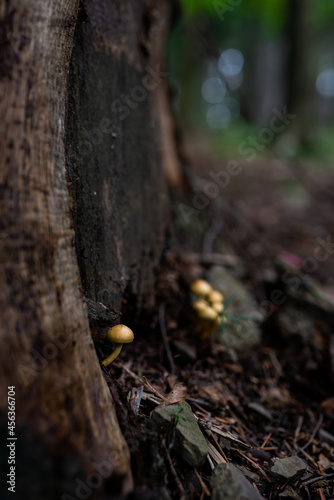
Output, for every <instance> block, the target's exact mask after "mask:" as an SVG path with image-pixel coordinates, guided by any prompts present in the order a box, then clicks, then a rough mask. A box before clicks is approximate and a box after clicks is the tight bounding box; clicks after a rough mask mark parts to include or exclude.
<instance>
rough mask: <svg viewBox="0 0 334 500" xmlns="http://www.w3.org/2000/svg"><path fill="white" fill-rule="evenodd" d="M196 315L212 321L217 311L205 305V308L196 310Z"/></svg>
mask: <svg viewBox="0 0 334 500" xmlns="http://www.w3.org/2000/svg"><path fill="white" fill-rule="evenodd" d="M197 316H198V317H199V318H201V319H207V320H208V321H214V320H215V319H216V318H217V316H218V313H217V311H215V310H214V309H212V307H210V306H206V307H205V308H203V309H200V310H198V311H197Z"/></svg>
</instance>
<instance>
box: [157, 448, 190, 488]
mask: <svg viewBox="0 0 334 500" xmlns="http://www.w3.org/2000/svg"><path fill="white" fill-rule="evenodd" d="M162 446H163V448H164V450H165V453H166V457H167V460H168V464H169V467H170V470H171V473H172V476H173V478H174V481H175V483H176V487H177V488H178V490H179V493H180V496H182V497H183V496H184V495H185V493H186V492H185V489H184V487H183V484H182V483H181V481H180V478H179V476H178V475H177V472H176V470H175V467H174V464H173V462H172V459H171V458H170V455H169V451H168V448H167V446H166V444H165V442H162Z"/></svg>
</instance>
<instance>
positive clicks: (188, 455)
mask: <svg viewBox="0 0 334 500" xmlns="http://www.w3.org/2000/svg"><path fill="white" fill-rule="evenodd" d="M180 410H182V411H181V412H180ZM178 412H179V413H178ZM176 415H178V416H177V417H175V416H176ZM151 419H152V421H153V423H154V424H155V426H156V427H157V428H160V427H163V429H164V430H165V431H166V433H168V434H169V439H170V440H172V441H173V445H172V449H173V450H174V451H176V452H177V453H178V454H179V455H180V456H181V457H182V458H183V459H184V460H185V461H186V462H188V464H189V465H192V466H194V467H198V466H200V465H202V463H203V462H204V461H205V459H206V456H207V454H208V445H207V442H206V440H205V438H204V436H203V434H202V432H201V431H200V428H199V426H198V422H197V419H196V417H195V415H194V414H193V412H192V411H191V407H190V406H189V405H188V403H186V402H183V403H176V404H173V405H169V406H164V407H163V408H158V409H157V410H155V411H154V412H153V414H152V417H151ZM172 434H173V435H174V439H172V437H173V436H172Z"/></svg>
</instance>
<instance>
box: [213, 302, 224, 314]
mask: <svg viewBox="0 0 334 500" xmlns="http://www.w3.org/2000/svg"><path fill="white" fill-rule="evenodd" d="M211 307H212V309H214V310H215V311H217V313H218V314H221V313H222V312H223V311H224V304H223V303H222V302H211Z"/></svg>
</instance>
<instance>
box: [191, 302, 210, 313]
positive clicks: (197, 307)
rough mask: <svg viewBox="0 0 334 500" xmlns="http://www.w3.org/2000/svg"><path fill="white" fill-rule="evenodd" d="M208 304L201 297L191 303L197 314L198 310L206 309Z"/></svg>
mask: <svg viewBox="0 0 334 500" xmlns="http://www.w3.org/2000/svg"><path fill="white" fill-rule="evenodd" d="M208 306H209V304H208V303H207V302H206V301H205V300H203V299H198V300H195V302H194V303H193V309H194V310H195V311H196V312H197V314H198V312H199V311H202V310H203V309H206V308H207V307H208Z"/></svg>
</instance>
